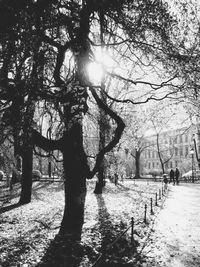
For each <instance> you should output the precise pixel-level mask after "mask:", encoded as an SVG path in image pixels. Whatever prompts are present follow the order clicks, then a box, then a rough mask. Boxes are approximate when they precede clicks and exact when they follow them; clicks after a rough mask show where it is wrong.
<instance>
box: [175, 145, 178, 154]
mask: <svg viewBox="0 0 200 267" xmlns="http://www.w3.org/2000/svg"><path fill="white" fill-rule="evenodd" d="M175 156H178V148H177V147H175Z"/></svg>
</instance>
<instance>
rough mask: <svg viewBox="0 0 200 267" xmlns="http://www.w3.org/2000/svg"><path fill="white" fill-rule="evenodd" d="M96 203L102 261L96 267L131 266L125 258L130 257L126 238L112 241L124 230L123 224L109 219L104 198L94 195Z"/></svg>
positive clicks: (130, 246) (129, 248) (122, 237)
mask: <svg viewBox="0 0 200 267" xmlns="http://www.w3.org/2000/svg"><path fill="white" fill-rule="evenodd" d="M96 198H97V203H98V220H99V223H100V226H99V231H100V234H101V238H102V241H101V253H102V255H103V256H102V259H101V261H100V263H98V265H97V266H98V267H100V266H101V267H111V266H112V267H121V266H126V267H130V266H133V265H132V264H131V263H127V262H126V260H123V258H124V259H125V258H126V256H127V257H130V256H132V252H133V250H132V248H133V247H132V245H131V244H130V241H129V240H127V237H126V236H125V235H124V236H121V238H120V239H119V240H118V241H117V242H116V243H115V242H113V241H115V240H116V238H117V237H118V236H119V235H120V234H121V233H122V232H123V231H124V230H125V229H126V227H127V226H126V225H125V224H124V223H123V222H120V223H115V222H114V221H113V218H111V216H110V214H109V212H108V210H107V207H106V204H105V201H104V198H103V196H102V195H101V194H99V195H96Z"/></svg>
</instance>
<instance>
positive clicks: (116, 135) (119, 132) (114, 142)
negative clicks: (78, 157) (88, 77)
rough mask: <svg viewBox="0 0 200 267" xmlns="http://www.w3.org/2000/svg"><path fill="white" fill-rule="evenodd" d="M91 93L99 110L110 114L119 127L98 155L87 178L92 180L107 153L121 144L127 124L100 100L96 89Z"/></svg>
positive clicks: (91, 89) (91, 88)
mask: <svg viewBox="0 0 200 267" xmlns="http://www.w3.org/2000/svg"><path fill="white" fill-rule="evenodd" d="M90 91H91V93H92V95H93V97H94V99H95V100H96V103H97V105H98V106H99V108H101V109H103V110H104V111H105V113H106V114H108V115H109V116H110V117H111V118H112V119H113V120H114V121H115V122H116V123H117V127H116V129H115V133H114V137H113V138H112V140H111V141H110V142H109V143H108V144H107V145H106V146H105V147H104V148H103V149H102V150H101V151H100V152H99V153H98V155H97V159H96V163H95V166H94V168H93V170H92V171H91V173H90V175H89V177H87V178H88V179H91V178H92V177H93V176H94V175H95V174H96V172H97V171H98V169H99V167H100V164H101V162H102V160H103V158H104V155H105V154H106V153H107V152H109V151H111V150H112V149H113V148H114V147H115V146H116V145H117V143H118V142H119V140H120V138H121V136H122V133H123V130H124V128H125V123H124V122H123V120H122V118H121V117H120V116H118V115H117V114H116V113H115V112H114V111H113V110H112V109H110V108H109V107H108V106H107V105H106V104H105V103H104V102H103V101H102V100H101V99H100V98H99V96H98V94H97V92H96V90H95V88H94V87H92V86H91V87H90Z"/></svg>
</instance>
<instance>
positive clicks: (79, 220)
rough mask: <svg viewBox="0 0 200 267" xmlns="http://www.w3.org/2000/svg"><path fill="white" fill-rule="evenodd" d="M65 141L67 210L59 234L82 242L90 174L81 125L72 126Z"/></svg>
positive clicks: (64, 159) (64, 162) (64, 163)
mask: <svg viewBox="0 0 200 267" xmlns="http://www.w3.org/2000/svg"><path fill="white" fill-rule="evenodd" d="M63 140H64V144H65V145H64V148H63V165H64V166H63V167H64V177H65V209H64V215H63V219H62V223H61V227H60V232H59V233H60V234H62V235H67V236H68V237H69V238H72V239H75V240H80V238H81V232H82V226H83V223H84V207H85V197H86V177H87V175H88V174H89V167H88V164H87V158H86V155H85V152H84V149H83V140H82V126H81V124H78V123H77V124H75V125H74V126H72V128H71V130H70V131H69V132H68V133H67V134H65V135H64V139H63Z"/></svg>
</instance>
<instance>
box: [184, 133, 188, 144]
mask: <svg viewBox="0 0 200 267" xmlns="http://www.w3.org/2000/svg"><path fill="white" fill-rule="evenodd" d="M185 142H186V143H187V142H188V135H187V134H186V135H185Z"/></svg>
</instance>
